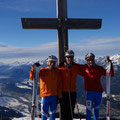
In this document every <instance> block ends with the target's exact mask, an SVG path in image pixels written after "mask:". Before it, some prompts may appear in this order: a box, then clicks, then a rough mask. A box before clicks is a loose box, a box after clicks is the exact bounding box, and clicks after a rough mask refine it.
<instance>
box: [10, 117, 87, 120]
mask: <svg viewBox="0 0 120 120" xmlns="http://www.w3.org/2000/svg"><path fill="white" fill-rule="evenodd" d="M12 120H31V118H30V117H22V118H13V119H12ZM35 120H41V119H40V118H35ZM47 120H49V119H47ZM55 120H59V118H56V119H55ZM73 120H79V119H73ZM82 120H85V119H82Z"/></svg>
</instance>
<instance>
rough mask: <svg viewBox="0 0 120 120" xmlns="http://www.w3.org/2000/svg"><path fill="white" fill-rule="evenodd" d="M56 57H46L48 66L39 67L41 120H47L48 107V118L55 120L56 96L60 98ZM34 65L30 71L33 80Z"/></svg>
mask: <svg viewBox="0 0 120 120" xmlns="http://www.w3.org/2000/svg"><path fill="white" fill-rule="evenodd" d="M56 62H57V58H56V56H54V55H51V56H49V57H48V58H47V64H48V66H47V67H45V68H43V67H42V68H41V69H40V71H39V77H40V96H41V97H42V102H41V106H42V107H41V114H42V117H41V120H47V117H48V110H49V109H50V120H55V112H56V107H57V103H56V101H57V97H59V98H61V81H60V72H59V70H58V69H57V68H56ZM33 77H34V67H32V69H31V71H30V79H31V80H33Z"/></svg>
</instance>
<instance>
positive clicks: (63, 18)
mask: <svg viewBox="0 0 120 120" xmlns="http://www.w3.org/2000/svg"><path fill="white" fill-rule="evenodd" d="M21 21H22V27H23V29H57V31H58V63H60V62H62V61H63V60H64V59H65V57H64V53H65V51H66V50H68V29H100V28H101V22H102V19H72V18H67V0H57V18H21Z"/></svg>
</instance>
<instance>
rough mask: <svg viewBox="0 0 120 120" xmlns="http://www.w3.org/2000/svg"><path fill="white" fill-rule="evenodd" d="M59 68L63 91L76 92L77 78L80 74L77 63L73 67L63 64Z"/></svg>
mask: <svg viewBox="0 0 120 120" xmlns="http://www.w3.org/2000/svg"><path fill="white" fill-rule="evenodd" d="M59 70H60V71H61V74H62V92H68V91H70V92H76V79H77V75H78V74H80V71H79V69H78V66H77V64H76V63H74V64H73V65H72V67H71V68H68V67H67V66H66V65H63V66H62V67H60V68H59Z"/></svg>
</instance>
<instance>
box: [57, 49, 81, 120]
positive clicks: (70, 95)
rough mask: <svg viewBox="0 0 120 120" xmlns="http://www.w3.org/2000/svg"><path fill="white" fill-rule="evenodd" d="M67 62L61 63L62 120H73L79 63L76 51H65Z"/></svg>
mask: <svg viewBox="0 0 120 120" xmlns="http://www.w3.org/2000/svg"><path fill="white" fill-rule="evenodd" d="M65 60H66V61H65V62H63V63H61V64H60V65H59V70H60V71H61V77H62V99H61V100H60V120H73V113H74V108H75V103H76V79H77V75H78V74H79V72H80V71H79V69H78V64H77V63H74V52H73V51H72V50H67V51H66V52H65Z"/></svg>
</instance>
